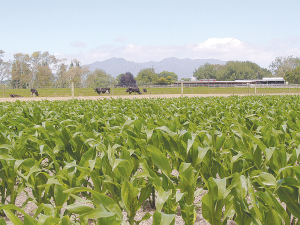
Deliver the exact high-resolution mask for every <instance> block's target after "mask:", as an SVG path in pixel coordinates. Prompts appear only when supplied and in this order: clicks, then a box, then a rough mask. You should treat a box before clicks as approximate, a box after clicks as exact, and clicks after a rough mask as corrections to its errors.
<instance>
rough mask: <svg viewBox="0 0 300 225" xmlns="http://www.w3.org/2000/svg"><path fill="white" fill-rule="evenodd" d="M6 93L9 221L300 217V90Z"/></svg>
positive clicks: (4, 189) (0, 146)
mask: <svg viewBox="0 0 300 225" xmlns="http://www.w3.org/2000/svg"><path fill="white" fill-rule="evenodd" d="M0 105H1V107H0V190H1V191H0V214H1V218H0V225H3V224H6V223H7V222H8V220H10V222H12V223H13V224H17V225H19V224H20V225H21V224H26V225H40V224H44V225H50V224H60V225H69V224H78V225H79V224H80V225H81V224H82V225H83V224H101V225H102V224H111V225H117V224H130V225H131V224H137V225H138V224H140V223H141V224H142V223H143V222H145V221H147V220H149V219H151V221H152V224H154V225H159V224H163V225H168V224H175V222H176V219H175V218H176V215H179V216H180V217H181V219H182V220H183V221H184V223H185V224H195V222H196V220H197V218H198V217H199V213H201V216H202V217H203V218H204V219H205V220H206V221H207V222H208V223H210V224H213V225H219V224H224V225H225V224H227V223H228V222H229V221H234V223H235V224H238V225H248V224H249V225H250V224H262V225H264V224H300V220H299V219H300V204H299V200H300V199H299V193H300V192H299V187H300V182H299V181H298V180H300V167H299V154H300V113H299V111H300V97H299V96H296V95H287V96H245V97H239V96H231V97H209V98H198V97H194V98H187V97H184V98H169V99H165V98H155V99H154V98H153V99H152V98H149V99H103V100H98V101H95V100H77V99H74V100H69V101H47V100H44V101H27V102H26V101H24V102H21V101H16V102H1V103H0ZM24 193H25V196H26V200H25V202H24V203H23V205H22V206H21V207H20V206H16V199H17V198H18V196H20V195H21V194H23V195H24ZM201 194H202V195H203V197H201V200H200V201H199V202H197V203H195V199H196V197H197V196H199V195H201ZM29 203H30V204H34V205H35V206H36V208H35V209H34V211H32V212H30V213H28V212H25V208H26V205H27V204H29ZM145 204H150V206H151V207H152V209H153V213H146V214H145V215H143V217H142V218H139V219H137V217H136V214H137V212H138V211H139V210H140V209H142V208H143V207H145ZM200 209H201V210H200ZM124 215H125V216H124Z"/></svg>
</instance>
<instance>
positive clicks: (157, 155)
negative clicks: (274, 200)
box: [147, 145, 172, 177]
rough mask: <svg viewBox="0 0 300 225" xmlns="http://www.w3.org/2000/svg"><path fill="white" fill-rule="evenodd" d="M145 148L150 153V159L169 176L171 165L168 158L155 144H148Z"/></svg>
mask: <svg viewBox="0 0 300 225" xmlns="http://www.w3.org/2000/svg"><path fill="white" fill-rule="evenodd" d="M147 150H148V151H149V152H150V154H151V159H152V161H153V163H154V164H155V165H156V166H157V167H158V168H159V169H160V170H161V171H162V172H163V173H164V174H165V175H166V176H168V177H169V176H170V175H171V171H172V168H171V165H170V162H169V160H168V158H167V157H166V156H165V155H164V154H163V153H162V152H161V151H159V150H158V149H157V148H156V147H155V146H153V145H150V146H148V147H147Z"/></svg>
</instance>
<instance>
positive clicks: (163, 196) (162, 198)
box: [156, 188, 172, 211]
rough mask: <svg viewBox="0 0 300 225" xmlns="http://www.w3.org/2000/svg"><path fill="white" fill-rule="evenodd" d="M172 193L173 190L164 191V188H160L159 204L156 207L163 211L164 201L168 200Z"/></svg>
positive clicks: (158, 194)
mask: <svg viewBox="0 0 300 225" xmlns="http://www.w3.org/2000/svg"><path fill="white" fill-rule="evenodd" d="M171 194H172V190H169V191H164V189H163V188H160V189H159V190H158V192H157V205H156V209H157V211H161V209H162V207H163V205H164V203H165V202H166V201H167V200H168V198H169V197H170V195H171Z"/></svg>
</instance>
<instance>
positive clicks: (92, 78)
mask: <svg viewBox="0 0 300 225" xmlns="http://www.w3.org/2000/svg"><path fill="white" fill-rule="evenodd" d="M85 83H86V84H87V86H88V87H92V88H96V87H109V86H110V85H112V84H115V83H116V82H115V78H113V77H112V76H111V75H109V74H107V73H106V72H105V71H104V70H101V69H96V70H94V71H93V72H90V73H89V74H88V75H87V78H86V80H85Z"/></svg>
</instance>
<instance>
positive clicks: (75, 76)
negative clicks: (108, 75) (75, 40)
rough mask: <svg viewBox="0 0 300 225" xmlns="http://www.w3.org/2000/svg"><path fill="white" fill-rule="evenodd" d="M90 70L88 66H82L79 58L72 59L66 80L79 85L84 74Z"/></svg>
mask: <svg viewBox="0 0 300 225" xmlns="http://www.w3.org/2000/svg"><path fill="white" fill-rule="evenodd" d="M88 72H89V69H88V67H87V66H81V63H80V61H79V60H77V59H72V60H71V63H70V67H69V69H68V70H67V72H66V74H65V76H66V81H67V83H68V84H69V85H71V83H72V82H74V85H78V84H81V83H83V82H82V81H83V79H84V75H86V74H87V73H88Z"/></svg>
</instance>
